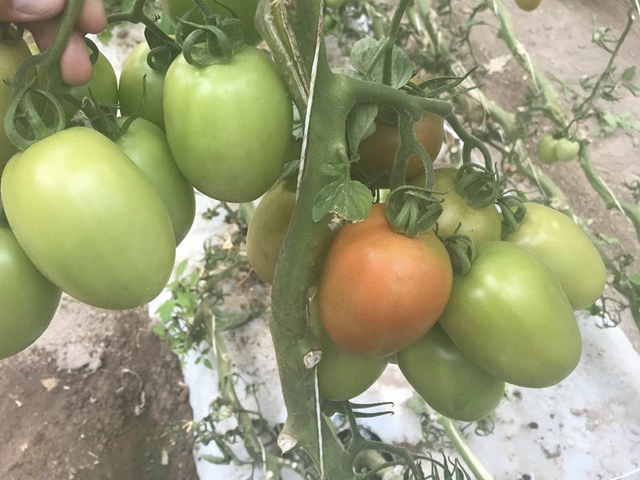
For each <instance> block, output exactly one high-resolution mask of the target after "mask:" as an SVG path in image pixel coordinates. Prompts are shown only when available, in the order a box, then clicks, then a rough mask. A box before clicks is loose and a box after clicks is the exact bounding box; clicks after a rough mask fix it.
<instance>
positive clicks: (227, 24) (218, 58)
mask: <svg viewBox="0 0 640 480" xmlns="http://www.w3.org/2000/svg"><path fill="white" fill-rule="evenodd" d="M196 10H197V8H193V9H191V10H189V11H188V12H187V13H186V14H185V15H184V16H183V17H182V18H180V19H178V27H177V29H176V38H177V39H178V42H179V43H181V44H182V53H183V55H184V58H185V60H186V61H187V62H188V63H189V64H190V65H194V66H196V67H201V68H204V67H208V66H209V65H215V64H219V63H229V62H230V61H231V59H232V58H233V56H234V54H236V53H237V52H239V51H240V49H241V48H242V47H243V45H244V24H243V23H242V21H241V20H239V19H237V18H225V19H224V20H220V19H219V18H218V17H217V16H216V15H213V14H211V15H208V14H205V19H206V22H207V24H206V25H200V24H198V23H194V22H191V21H189V18H190V17H191V15H193V14H194V13H195V12H196ZM187 32H189V33H187Z"/></svg>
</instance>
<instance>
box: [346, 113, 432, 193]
mask: <svg viewBox="0 0 640 480" xmlns="http://www.w3.org/2000/svg"><path fill="white" fill-rule="evenodd" d="M414 131H415V132H416V139H417V140H418V141H419V142H420V143H421V144H422V145H423V146H424V148H426V149H427V152H429V155H430V156H431V160H432V161H433V160H435V159H436V157H437V156H438V153H440V149H441V148H442V139H443V136H444V119H443V118H442V117H440V116H438V115H435V114H433V113H425V114H424V116H423V117H422V120H420V121H419V122H416V124H415V125H414ZM399 147H400V133H399V132H398V126H397V125H389V124H386V123H381V122H378V123H377V124H376V131H375V133H374V134H373V135H371V136H370V137H368V138H366V139H364V140H363V141H362V143H361V144H360V148H359V150H358V153H360V155H361V158H360V161H359V162H358V163H357V164H356V166H357V168H359V169H361V170H362V172H363V173H364V174H365V175H366V176H368V177H376V178H377V177H379V178H378V180H376V181H375V183H374V184H373V186H374V187H377V188H389V178H390V175H391V170H392V169H393V163H394V162H395V159H396V154H397V153H398V148H399ZM422 173H424V165H423V164H422V159H421V158H420V156H419V155H414V156H413V157H411V158H410V159H409V165H408V166H407V177H406V178H407V181H410V180H413V179H414V178H416V177H417V176H418V175H421V174H422Z"/></svg>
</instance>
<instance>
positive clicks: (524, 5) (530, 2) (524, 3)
mask: <svg viewBox="0 0 640 480" xmlns="http://www.w3.org/2000/svg"><path fill="white" fill-rule="evenodd" d="M541 2H542V0H516V5H518V6H519V7H520V8H521V9H522V10H524V11H525V12H531V11H533V10H535V9H536V8H538V5H540V3H541Z"/></svg>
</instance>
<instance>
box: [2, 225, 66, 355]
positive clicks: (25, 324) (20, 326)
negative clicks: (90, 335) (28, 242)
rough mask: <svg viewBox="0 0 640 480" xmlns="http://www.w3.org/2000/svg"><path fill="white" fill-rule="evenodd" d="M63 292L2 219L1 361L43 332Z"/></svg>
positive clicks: (22, 348)
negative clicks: (26, 251)
mask: <svg viewBox="0 0 640 480" xmlns="http://www.w3.org/2000/svg"><path fill="white" fill-rule="evenodd" d="M61 294H62V292H61V291H60V289H58V288H56V287H55V286H54V285H53V284H51V283H50V282H49V281H48V280H47V279H46V278H44V276H43V275H42V274H41V273H40V272H39V271H38V270H37V269H36V267H34V265H33V263H31V261H30V260H29V258H28V257H27V255H26V254H25V253H24V252H23V251H22V248H20V245H19V244H18V242H17V241H16V239H15V237H14V236H13V233H11V230H10V229H9V228H8V227H7V226H6V225H4V224H3V222H2V221H0V305H2V308H0V360H2V359H3V358H7V357H10V356H12V355H15V354H16V353H19V352H21V351H22V350H24V349H25V348H27V347H28V346H29V345H31V344H32V343H33V342H35V341H36V340H37V339H38V338H39V337H40V335H42V333H43V332H44V331H45V330H46V328H47V327H48V326H49V323H50V322H51V319H52V318H53V315H54V313H56V309H57V308H58V303H59V302H60V295H61Z"/></svg>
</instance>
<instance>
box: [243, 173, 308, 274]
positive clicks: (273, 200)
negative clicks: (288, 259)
mask: <svg viewBox="0 0 640 480" xmlns="http://www.w3.org/2000/svg"><path fill="white" fill-rule="evenodd" d="M295 206H296V184H295V181H287V182H278V183H276V184H275V185H274V186H273V187H272V188H271V189H270V190H269V191H268V192H267V193H266V194H265V195H264V197H263V198H262V200H260V204H259V205H258V208H256V211H255V213H254V214H253V217H252V218H251V222H250V223H249V230H248V232H247V256H248V257H249V262H250V263H251V266H252V267H253V269H254V270H255V271H256V273H257V274H258V277H260V279H261V280H262V281H263V282H265V283H268V284H269V285H271V284H272V283H273V277H274V275H275V271H276V264H277V263H278V257H279V256H280V250H281V249H282V244H283V243H284V238H285V236H286V235H287V230H288V228H289V224H290V223H291V217H292V216H293V209H294V208H295Z"/></svg>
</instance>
